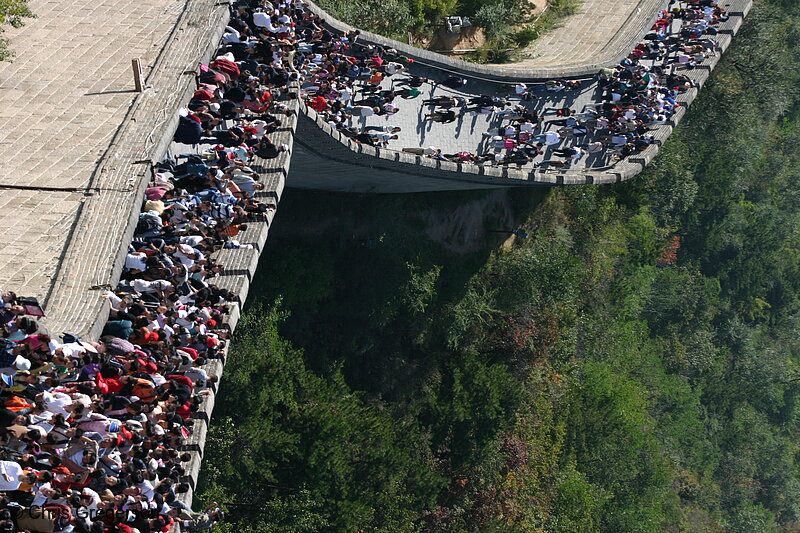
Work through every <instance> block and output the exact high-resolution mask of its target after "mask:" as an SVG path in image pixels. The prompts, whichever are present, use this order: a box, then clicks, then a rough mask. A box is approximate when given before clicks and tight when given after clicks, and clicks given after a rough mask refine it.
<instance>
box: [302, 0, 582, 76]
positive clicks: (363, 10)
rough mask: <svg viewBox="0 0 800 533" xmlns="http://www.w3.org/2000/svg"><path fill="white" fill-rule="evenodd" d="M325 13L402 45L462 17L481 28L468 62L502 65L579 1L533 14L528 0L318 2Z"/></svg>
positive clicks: (557, 2) (550, 4)
mask: <svg viewBox="0 0 800 533" xmlns="http://www.w3.org/2000/svg"><path fill="white" fill-rule="evenodd" d="M318 4H319V5H320V6H321V7H323V8H324V9H325V10H326V11H328V13H330V14H332V15H333V16H335V17H337V18H338V19H340V20H342V21H344V22H346V23H348V24H351V25H352V26H355V27H357V28H361V29H364V30H369V31H373V32H376V33H379V34H381V35H385V36H387V37H391V38H393V39H396V40H398V41H402V42H407V40H408V37H409V35H412V36H413V37H414V38H415V43H416V41H417V39H419V38H421V39H422V40H423V41H426V40H427V39H429V38H430V36H431V35H432V34H433V31H432V30H433V29H434V28H438V27H440V26H442V25H443V18H444V17H448V16H462V17H463V16H466V17H469V18H470V20H471V21H472V22H473V23H474V24H475V25H477V26H479V27H481V28H483V30H484V33H485V37H486V41H487V42H486V44H485V45H484V46H482V47H481V48H480V49H479V50H478V51H477V53H475V54H473V56H471V57H472V59H475V60H479V61H482V62H487V61H490V62H507V61H511V60H514V59H517V56H516V54H514V53H513V52H514V51H517V50H520V49H523V48H525V47H526V46H527V45H528V44H530V43H531V42H532V41H533V40H535V39H536V38H537V37H538V36H539V35H541V34H542V33H544V32H546V31H548V30H550V29H552V28H553V27H554V26H556V25H557V24H558V23H559V21H560V20H561V19H562V18H564V17H565V16H567V15H570V14H572V13H574V12H575V11H576V10H577V8H578V6H579V5H580V1H579V0H548V1H547V9H546V10H545V11H544V13H542V14H540V15H536V16H534V15H533V8H534V7H535V3H534V2H530V1H529V0H461V1H459V0H350V1H347V2H342V1H340V0H319V2H318Z"/></svg>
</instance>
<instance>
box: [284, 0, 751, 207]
mask: <svg viewBox="0 0 800 533" xmlns="http://www.w3.org/2000/svg"><path fill="white" fill-rule="evenodd" d="M309 4H310V2H309ZM751 7H752V0H732V1H731V2H730V4H728V5H726V9H728V11H729V13H730V15H731V16H730V18H729V19H728V20H727V21H726V22H724V23H722V24H720V25H719V33H718V35H717V36H716V37H715V38H716V40H717V42H718V43H719V48H720V52H719V53H718V54H717V55H716V56H714V57H711V58H709V59H707V60H706V61H705V62H704V63H703V64H702V65H700V66H698V67H696V68H694V69H693V70H686V71H683V72H685V73H687V74H688V75H689V76H690V77H691V78H692V79H694V80H695V81H696V82H697V83H698V87H697V88H692V89H690V90H688V91H687V92H686V93H684V94H682V95H680V96H679V97H678V98H677V100H678V101H679V102H680V103H681V104H682V106H681V108H680V109H678V110H677V111H676V113H675V114H674V115H673V120H672V121H671V123H670V124H665V125H658V126H655V127H654V131H653V135H654V137H655V139H656V142H655V143H654V144H652V145H650V146H649V147H648V148H646V149H645V150H644V151H642V152H641V153H639V154H636V155H635V156H632V157H629V158H626V159H624V160H622V161H620V162H619V163H617V164H616V165H614V166H613V167H610V168H605V169H595V170H593V169H574V170H556V169H540V168H537V169H517V168H508V167H492V166H487V165H475V164H470V163H453V162H449V161H438V160H434V159H430V158H426V157H422V156H416V155H412V154H409V153H405V152H400V151H397V150H391V149H388V148H377V147H373V146H369V145H364V144H360V143H357V142H354V141H353V140H351V139H349V138H347V137H345V136H344V135H342V134H340V133H339V132H338V131H335V130H334V129H333V128H331V127H330V126H329V125H328V124H327V122H325V120H323V119H322V118H321V117H320V116H319V115H318V114H317V113H316V112H315V111H314V110H313V109H311V108H309V107H307V106H306V105H305V104H304V103H301V110H302V112H303V117H302V118H301V120H300V126H299V127H300V129H299V132H300V135H298V142H299V143H300V144H301V146H300V147H298V152H299V153H300V154H301V155H302V157H301V158H298V160H297V161H296V162H295V170H294V172H293V173H292V175H291V178H290V185H291V186H292V187H301V188H313V189H326V190H336V191H346V192H422V191H433V190H454V189H479V188H494V187H511V186H541V185H586V184H610V183H619V182H621V181H626V180H629V179H631V178H633V177H634V176H636V175H638V174H639V173H640V172H641V171H642V170H643V169H644V167H645V166H646V165H647V164H649V163H650V162H651V161H652V160H653V158H655V156H656V155H657V154H658V151H659V149H660V147H661V145H662V144H663V143H664V142H665V141H666V139H667V138H668V137H669V135H670V134H671V133H672V130H673V128H674V126H675V125H677V124H678V123H679V122H680V121H681V120H682V119H683V117H684V115H685V114H686V107H687V106H688V105H689V104H691V103H692V102H693V101H694V99H695V98H696V97H697V94H698V92H699V90H700V89H701V88H702V86H703V84H704V83H705V82H706V80H707V79H708V77H709V76H710V74H711V71H712V70H713V69H714V67H715V66H716V65H717V63H718V62H719V60H720V59H721V57H722V53H723V52H724V51H725V50H727V49H728V47H729V46H730V43H731V40H732V39H733V36H734V35H735V33H736V32H737V31H738V30H739V28H740V27H741V25H742V23H743V21H744V17H745V16H746V15H747V13H748V12H749V11H750V8H751ZM312 8H313V9H316V10H318V12H319V14H320V16H323V17H325V19H326V21H327V23H328V24H329V25H330V26H331V27H333V28H334V29H337V30H338V31H344V30H347V31H349V30H350V29H352V28H350V27H349V26H347V25H345V24H343V23H341V22H339V21H336V20H335V19H332V18H331V17H329V16H327V14H325V12H324V11H320V10H319V8H318V7H316V6H312ZM648 28H649V26H648ZM362 35H363V36H364V39H365V40H367V41H369V42H376V43H379V44H381V45H383V46H389V45H392V44H398V45H399V44H402V43H397V42H396V41H391V40H388V39H385V38H383V37H379V36H374V35H373V34H368V33H367V34H364V33H362ZM629 44H630V43H629ZM633 46H634V45H630V47H629V48H628V50H630V49H632V48H633ZM402 52H403V53H404V54H405V55H407V56H409V57H411V58H413V59H415V60H418V61H420V62H425V61H431V56H439V55H438V54H433V53H432V52H428V51H425V50H420V49H418V48H414V47H411V46H408V45H403V49H402ZM439 57H440V58H441V59H440V60H438V61H445V60H446V63H447V65H448V66H449V67H452V68H453V69H455V68H456V67H454V66H453V64H455V65H456V66H458V65H462V66H463V67H461V70H459V71H457V72H458V73H459V74H461V75H463V76H465V77H469V76H471V75H472V73H473V72H474V67H483V65H473V64H471V63H466V62H464V61H460V60H456V59H450V58H447V57H444V56H439ZM611 64H613V63H611ZM603 66H609V65H603ZM487 68H494V67H487ZM598 68H599V67H598ZM598 68H594V72H596V71H597V70H598ZM519 75H520V77H517V78H514V79H528V78H527V77H521V76H522V73H519ZM508 79H511V78H508ZM322 173H330V176H331V179H326V177H325V176H323V175H322Z"/></svg>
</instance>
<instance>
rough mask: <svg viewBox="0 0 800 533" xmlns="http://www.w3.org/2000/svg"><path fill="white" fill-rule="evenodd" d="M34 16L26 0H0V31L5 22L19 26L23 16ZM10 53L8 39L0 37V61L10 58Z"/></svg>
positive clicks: (0, 31)
mask: <svg viewBox="0 0 800 533" xmlns="http://www.w3.org/2000/svg"><path fill="white" fill-rule="evenodd" d="M35 16H36V15H34V14H33V12H32V11H31V10H30V9H29V8H28V3H27V1H26V0H0V33H2V31H3V27H4V26H5V25H6V24H9V25H11V26H13V27H15V28H19V27H20V26H22V25H23V23H24V19H25V18H30V17H35ZM12 55H13V53H12V52H11V50H9V48H8V41H6V40H5V39H3V38H0V61H5V60H8V59H10V58H11V56H12Z"/></svg>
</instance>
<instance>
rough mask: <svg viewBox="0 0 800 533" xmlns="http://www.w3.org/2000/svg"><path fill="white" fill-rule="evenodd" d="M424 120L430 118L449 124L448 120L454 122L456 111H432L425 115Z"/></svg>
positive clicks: (433, 120)
mask: <svg viewBox="0 0 800 533" xmlns="http://www.w3.org/2000/svg"><path fill="white" fill-rule="evenodd" d="M425 120H430V121H432V122H441V123H442V124H449V123H450V122H455V120H456V112H455V111H452V110H450V109H448V110H446V111H434V112H433V113H430V114H427V115H425Z"/></svg>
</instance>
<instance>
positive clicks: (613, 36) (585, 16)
mask: <svg viewBox="0 0 800 533" xmlns="http://www.w3.org/2000/svg"><path fill="white" fill-rule="evenodd" d="M665 6H666V2H665V1H663V0H583V1H582V2H581V6H580V7H579V8H578V12H577V13H575V14H574V15H570V16H569V17H566V18H565V19H564V20H563V22H562V23H561V24H560V25H559V27H557V28H555V29H553V30H551V31H549V32H547V33H545V34H544V35H542V36H541V37H540V38H539V39H537V40H536V41H534V43H533V44H532V45H531V46H530V47H529V48H528V49H527V50H525V51H524V52H523V55H527V56H529V57H527V58H525V59H523V60H522V61H519V62H517V63H514V64H512V65H508V67H502V66H501V67H499V68H528V67H530V68H564V67H569V66H571V65H582V64H613V63H615V62H616V61H618V60H619V57H617V56H619V55H620V54H624V53H626V52H627V51H628V49H630V48H631V43H632V42H633V41H634V40H636V39H638V38H639V37H640V35H642V33H643V31H644V30H646V29H647V28H648V27H649V25H648V22H649V21H650V20H652V19H653V18H654V17H655V15H656V14H657V12H658V10H659V9H662V8H664V7H665Z"/></svg>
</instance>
